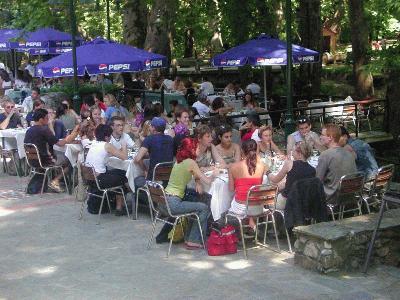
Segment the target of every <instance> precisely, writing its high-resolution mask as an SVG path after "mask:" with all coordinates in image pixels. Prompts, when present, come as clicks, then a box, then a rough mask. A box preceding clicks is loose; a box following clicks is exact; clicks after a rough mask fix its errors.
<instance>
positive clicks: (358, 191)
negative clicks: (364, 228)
mask: <svg viewBox="0 0 400 300" xmlns="http://www.w3.org/2000/svg"><path fill="white" fill-rule="evenodd" d="M363 188H364V174H363V173H362V172H356V173H353V174H348V175H344V176H342V178H340V182H339V187H338V189H337V191H336V195H335V197H334V203H335V204H327V207H328V210H329V211H330V213H331V215H332V220H335V215H338V219H339V220H342V219H343V215H344V213H345V212H350V211H358V214H359V215H361V214H362V212H361V201H362V200H363V198H362V190H363ZM348 205H353V206H354V205H356V206H357V207H356V208H350V209H347V210H346V209H345V208H346V206H348ZM337 208H338V209H339V211H338V212H336V213H335V212H334V210H335V209H337Z"/></svg>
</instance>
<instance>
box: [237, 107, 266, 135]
mask: <svg viewBox="0 0 400 300" xmlns="http://www.w3.org/2000/svg"><path fill="white" fill-rule="evenodd" d="M260 126H261V120H260V116H259V115H258V114H257V113H256V112H252V113H249V114H248V115H247V122H246V123H245V124H244V125H243V126H242V127H241V128H240V130H247V132H246V133H245V134H243V136H242V142H245V141H247V140H250V139H253V140H255V141H256V142H259V141H260V138H259V137H258V128H259V127H260Z"/></svg>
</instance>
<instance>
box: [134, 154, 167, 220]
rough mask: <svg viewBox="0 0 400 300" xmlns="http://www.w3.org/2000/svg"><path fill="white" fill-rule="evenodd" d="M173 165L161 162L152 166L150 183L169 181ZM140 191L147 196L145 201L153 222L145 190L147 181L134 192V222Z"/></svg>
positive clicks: (148, 196)
mask: <svg viewBox="0 0 400 300" xmlns="http://www.w3.org/2000/svg"><path fill="white" fill-rule="evenodd" d="M173 165H174V162H173V161H169V162H162V163H158V164H156V165H155V166H154V169H153V176H152V179H151V181H166V180H169V177H170V175H171V171H172V167H173ZM141 191H143V192H145V193H146V195H147V201H148V203H149V210H150V217H151V220H152V221H153V210H152V209H151V204H150V202H151V200H150V193H149V189H148V188H147V181H146V184H145V185H144V186H142V187H140V188H138V189H137V190H136V202H135V209H136V211H135V220H137V218H138V207H139V193H140V192H141ZM132 204H133V203H132ZM132 218H133V214H132Z"/></svg>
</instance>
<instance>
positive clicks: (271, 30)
mask: <svg viewBox="0 0 400 300" xmlns="http://www.w3.org/2000/svg"><path fill="white" fill-rule="evenodd" d="M281 2H282V1H281V0H270V1H268V2H267V3H265V0H255V1H254V6H255V9H256V11H257V14H256V15H255V16H254V29H255V30H257V32H258V33H266V34H269V35H271V36H273V37H278V32H279V31H278V29H279V26H278V18H279V15H278V11H279V9H280V7H281Z"/></svg>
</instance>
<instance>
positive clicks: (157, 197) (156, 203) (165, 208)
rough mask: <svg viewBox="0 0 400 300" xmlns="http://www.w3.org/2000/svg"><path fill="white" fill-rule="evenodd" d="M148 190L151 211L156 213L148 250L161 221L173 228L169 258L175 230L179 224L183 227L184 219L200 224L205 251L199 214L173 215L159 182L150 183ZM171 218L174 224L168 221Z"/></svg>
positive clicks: (201, 233) (148, 183)
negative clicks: (157, 225)
mask: <svg viewBox="0 0 400 300" xmlns="http://www.w3.org/2000/svg"><path fill="white" fill-rule="evenodd" d="M147 189H148V191H149V195H150V199H151V201H150V205H151V209H152V210H153V211H154V213H155V215H154V220H153V227H152V231H151V234H150V238H149V241H148V244H147V249H150V247H151V244H152V242H153V239H154V232H155V230H156V224H157V221H161V222H163V223H166V224H170V225H172V226H173V227H172V237H171V239H170V242H169V247H168V252H167V257H168V256H169V254H170V252H171V246H172V240H173V237H174V234H175V228H176V226H177V225H178V224H180V225H181V226H182V223H181V221H182V218H184V217H187V218H192V219H194V221H197V224H198V226H199V230H200V235H201V241H202V244H203V248H204V249H205V248H206V247H205V243H204V235H203V231H202V229H201V223H200V218H199V216H198V214H197V213H196V212H189V213H183V214H173V213H172V212H171V209H170V207H169V204H168V201H167V198H166V195H165V191H164V187H163V186H162V185H161V184H160V183H158V182H155V181H148V182H147ZM163 216H164V217H163ZM170 217H172V218H174V219H175V221H174V222H173V223H172V222H169V221H168V218H170ZM182 230H183V227H182Z"/></svg>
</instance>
